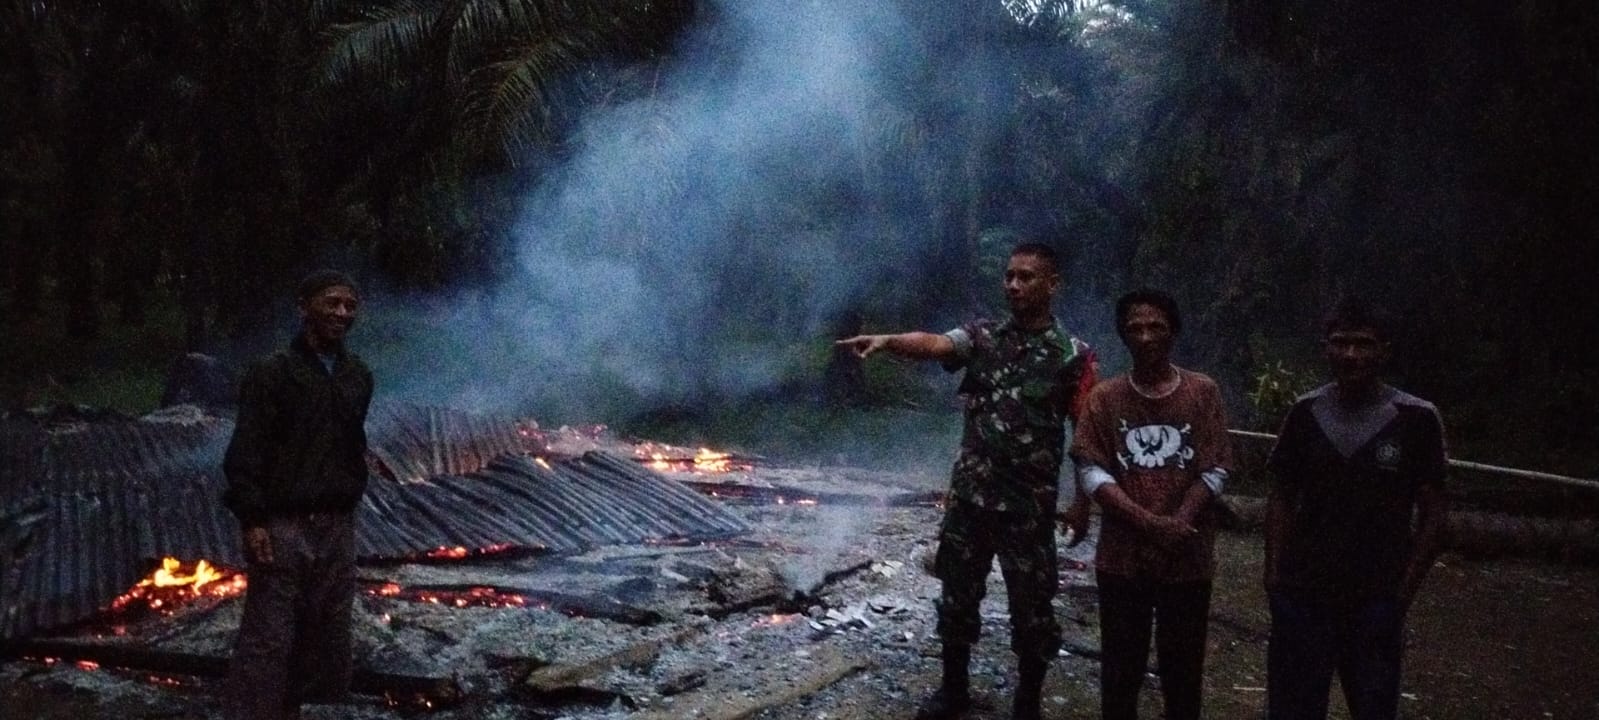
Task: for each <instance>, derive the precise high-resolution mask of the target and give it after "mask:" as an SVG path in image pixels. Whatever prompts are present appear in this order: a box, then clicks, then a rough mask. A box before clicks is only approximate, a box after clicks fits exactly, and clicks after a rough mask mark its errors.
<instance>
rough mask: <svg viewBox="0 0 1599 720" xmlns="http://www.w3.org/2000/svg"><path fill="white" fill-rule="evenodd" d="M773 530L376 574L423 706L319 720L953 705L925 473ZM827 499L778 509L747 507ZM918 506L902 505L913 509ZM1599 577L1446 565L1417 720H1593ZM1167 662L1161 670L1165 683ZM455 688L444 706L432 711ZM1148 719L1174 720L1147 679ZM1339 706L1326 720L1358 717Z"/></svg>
mask: <svg viewBox="0 0 1599 720" xmlns="http://www.w3.org/2000/svg"><path fill="white" fill-rule="evenodd" d="M680 477H681V478H683V479H689V480H695V481H707V480H711V481H719V482H727V483H729V484H730V487H728V488H727V491H726V492H721V493H718V495H719V496H721V497H724V498H726V502H728V503H729V504H730V505H731V506H732V507H734V508H735V509H736V511H737V512H739V513H741V514H742V515H744V517H746V518H747V519H748V520H749V521H750V522H751V523H752V524H753V525H754V526H755V528H756V530H755V531H754V532H753V533H751V534H749V535H745V536H741V537H738V538H730V539H726V540H721V541H712V542H705V543H693V544H683V545H653V546H627V547H606V548H597V549H594V550H591V551H589V552H586V553H583V554H581V555H569V556H549V555H534V556H526V555H524V556H519V557H518V556H501V557H488V558H480V559H473V560H466V561H460V562H453V563H442V562H429V563H410V564H391V565H366V566H363V567H362V573H361V574H362V579H363V593H362V596H361V598H360V601H359V602H358V603H357V620H356V623H357V627H358V631H357V638H358V639H357V650H356V652H357V657H358V662H359V663H360V665H361V666H362V667H363V668H364V669H367V670H370V671H374V672H380V673H385V674H387V675H386V677H390V678H392V677H396V676H403V677H408V678H416V679H424V680H432V681H438V682H436V683H434V684H433V685H430V686H429V687H431V688H433V690H430V691H429V692H426V693H418V692H411V691H404V692H401V691H391V692H390V694H389V696H388V697H382V696H378V695H374V694H365V695H356V696H354V697H353V699H352V702H350V703H348V704H344V705H336V706H308V707H307V711H306V714H305V716H306V717H307V718H358V719H374V720H375V719H377V718H414V717H428V718H437V719H438V720H454V719H457V718H460V719H463V720H464V719H466V718H572V719H573V720H598V719H601V718H650V719H661V720H666V719H671V718H685V719H686V718H716V719H721V720H732V719H734V718H765V719H767V720H800V719H802V718H803V719H805V720H839V719H849V718H856V719H866V718H909V717H910V716H911V715H912V714H913V713H914V708H915V706H916V703H917V701H918V700H919V699H920V698H921V697H922V696H923V695H925V694H926V693H927V692H929V691H930V690H931V689H932V688H933V686H934V685H935V684H936V683H937V678H938V660H937V648H938V645H937V641H936V638H935V637H934V636H933V630H934V624H935V622H934V612H933V599H934V598H935V597H936V596H937V593H938V583H937V581H936V580H935V579H934V578H932V577H930V576H929V575H928V574H927V572H926V570H925V566H926V564H927V562H928V560H929V558H930V557H931V555H932V552H933V549H934V537H935V535H936V532H937V526H938V521H939V517H940V510H939V509H938V508H937V507H936V506H934V505H932V504H931V503H927V502H916V501H915V500H916V499H918V498H925V493H927V492H929V491H936V490H940V489H942V486H943V484H944V481H945V480H944V478H943V477H942V476H940V475H934V474H894V473H883V472H872V471H865V470H859V469H850V468H824V467H811V468H796V467H789V468H758V469H755V470H750V471H747V472H736V473H730V474H725V475H718V476H715V477H714V478H711V477H707V476H697V475H690V474H687V473H685V474H682V475H681V476H680ZM752 486H753V487H772V486H781V487H785V488H797V489H802V490H806V491H809V492H811V493H814V494H815V496H817V497H820V498H823V499H822V500H821V501H819V502H816V503H814V504H812V503H811V502H808V501H801V500H805V498H797V499H790V498H787V497H784V498H783V500H782V502H779V501H778V500H777V497H776V496H774V495H773V494H771V493H764V494H759V495H757V496H749V495H748V493H746V492H744V491H743V489H744V488H746V487H752ZM896 503H904V504H896ZM1219 549H1220V555H1221V561H1220V568H1219V575H1218V580H1217V587H1216V594H1215V600H1214V602H1213V610H1212V623H1211V638H1210V659H1209V666H1208V669H1207V687H1206V690H1207V701H1206V702H1207V712H1208V714H1209V716H1210V717H1213V718H1235V717H1236V718H1243V717H1257V716H1259V714H1260V707H1261V704H1262V701H1263V699H1264V692H1263V689H1264V685H1265V678H1264V673H1263V667H1264V650H1265V640H1266V629H1267V617H1266V611H1265V601H1264V597H1263V594H1262V592H1261V591H1260V589H1259V583H1258V578H1259V576H1260V573H1259V567H1260V566H1259V563H1260V559H1259V538H1258V537H1257V536H1252V535H1247V534H1224V536H1223V537H1222V538H1221V540H1220V542H1219ZM1092 552H1093V539H1092V537H1091V538H1090V540H1089V541H1088V542H1085V543H1084V544H1082V545H1080V546H1079V547H1077V548H1072V549H1067V548H1065V546H1064V543H1063V544H1062V551H1061V564H1062V569H1063V573H1062V578H1063V585H1064V587H1063V591H1062V592H1061V593H1060V595H1059V597H1058V598H1057V599H1056V603H1055V605H1056V611H1057V613H1058V614H1059V617H1060V618H1061V621H1062V625H1063V627H1064V628H1065V633H1066V638H1065V640H1066V650H1064V651H1063V653H1062V657H1061V658H1060V659H1059V661H1058V662H1057V663H1056V664H1055V665H1054V668H1053V671H1052V672H1051V675H1050V678H1049V682H1048V685H1047V687H1046V706H1045V712H1046V717H1053V718H1094V717H1098V706H1097V703H1098V699H1097V684H1098V675H1097V672H1098V665H1097V661H1096V660H1095V657H1094V656H1095V654H1096V653H1095V651H1096V649H1097V647H1098V644H1099V643H1098V638H1097V615H1096V607H1095V602H1094V599H1095V593H1094V590H1093V575H1092V571H1091V570H1089V569H1087V568H1088V564H1089V563H1090V562H1091V558H1092ZM240 605H241V603H240V601H239V600H238V599H237V598H230V599H223V600H210V601H201V602H198V603H195V604H194V605H192V606H190V607H187V608H185V609H183V610H181V611H179V612H177V613H175V614H172V615H170V616H157V617H152V618H150V619H147V620H145V621H143V622H140V623H136V624H133V625H130V626H129V627H128V628H127V632H126V634H124V635H120V636H118V635H114V634H108V635H107V636H106V637H95V636H94V633H95V631H93V630H83V631H80V632H78V633H76V634H75V635H73V636H72V637H71V640H72V641H73V642H79V643H100V644H110V645H122V646H126V647H131V648H139V649H145V650H150V651H158V652H163V653H171V654H177V655H182V656H184V657H211V658H221V657H225V656H226V655H227V652H228V648H229V645H230V643H231V642H232V637H233V631H234V627H235V624H236V623H237V619H238V613H239V610H240ZM983 616H984V621H985V635H984V639H983V642H982V643H981V645H980V646H979V648H978V652H977V653H976V657H975V658H974V663H973V674H974V678H973V687H974V689H975V691H976V693H977V694H978V708H977V709H976V710H975V711H974V712H973V713H972V714H971V717H973V718H977V719H979V720H982V719H988V718H1003V717H1008V713H1009V699H1010V696H1009V693H1010V686H1011V684H1012V683H1013V682H1014V661H1013V658H1012V656H1011V654H1010V652H1009V648H1008V638H1009V627H1008V616H1007V614H1006V612H1005V604H1004V589H1003V584H1002V583H1001V581H1000V579H999V574H998V572H995V573H994V574H993V575H992V576H991V578H990V594H989V598H988V600H986V601H985V607H984V613H983ZM1596 638H1599V572H1596V571H1595V570H1594V569H1592V568H1584V567H1573V566H1559V565H1550V564H1545V563H1540V562H1534V561H1524V560H1515V559H1505V558H1500V559H1466V558H1461V557H1458V556H1455V555H1446V556H1445V557H1444V559H1443V561H1442V562H1441V564H1440V567H1439V568H1438V569H1437V571H1436V573H1435V576H1434V577H1433V579H1432V581H1431V583H1430V584H1429V587H1428V588H1427V589H1426V590H1425V591H1424V595H1423V597H1422V598H1421V599H1420V600H1419V601H1418V604H1417V607H1416V610H1415V614H1414V617H1413V621H1412V623H1411V630H1410V649H1409V652H1410V655H1409V660H1410V662H1409V664H1408V667H1407V673H1406V687H1405V700H1404V703H1405V706H1404V716H1405V717H1408V718H1523V717H1525V718H1593V717H1599V691H1596V690H1594V688H1599V649H1596V648H1595V647H1594V646H1595V642H1594V641H1595V639H1596ZM1153 661H1154V659H1153V658H1151V662H1152V663H1153ZM219 684H220V681H219V680H217V679H215V678H210V677H194V676H188V675H181V674H171V673H152V672H150V671H149V670H148V669H119V668H111V667H100V668H95V669H85V668H83V667H79V666H78V665H77V664H74V663H72V662H70V661H57V662H54V663H48V662H46V661H45V660H43V659H41V658H34V659H27V660H13V661H10V662H7V663H5V664H4V665H0V710H3V712H0V716H3V717H6V718H85V717H103V718H215V717H220V713H219V712H218V707H217V703H216V702H215V699H214V696H215V693H216V691H217V689H218V686H219ZM441 688H442V689H444V690H445V691H439V690H440V689H441ZM1145 699H1146V715H1147V716H1150V717H1158V715H1159V713H1158V706H1159V705H1158V693H1157V692H1156V690H1155V680H1154V678H1150V685H1149V688H1148V691H1147V692H1146V698H1145ZM1342 713H1343V710H1342V708H1341V706H1340V707H1335V710H1334V716H1335V717H1345V716H1346V715H1344V714H1342Z"/></svg>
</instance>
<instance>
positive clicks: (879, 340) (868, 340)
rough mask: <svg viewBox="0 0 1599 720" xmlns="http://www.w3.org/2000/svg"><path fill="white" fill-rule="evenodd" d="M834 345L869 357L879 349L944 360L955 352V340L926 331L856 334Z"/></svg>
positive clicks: (904, 354)
mask: <svg viewBox="0 0 1599 720" xmlns="http://www.w3.org/2000/svg"><path fill="white" fill-rule="evenodd" d="M833 344H834V345H840V346H843V347H847V348H849V349H850V352H853V353H855V355H856V356H858V357H862V358H865V357H870V356H871V355H872V353H875V352H877V351H879V350H887V351H888V352H890V353H893V354H895V355H898V356H900V357H905V358H910V359H912V360H945V359H948V358H950V357H952V356H953V355H954V354H955V341H953V340H950V339H949V337H948V336H945V335H938V334H934V333H927V332H908V333H899V334H897V335H856V336H855V337H852V338H844V339H843V340H839V341H838V342H836V343H833Z"/></svg>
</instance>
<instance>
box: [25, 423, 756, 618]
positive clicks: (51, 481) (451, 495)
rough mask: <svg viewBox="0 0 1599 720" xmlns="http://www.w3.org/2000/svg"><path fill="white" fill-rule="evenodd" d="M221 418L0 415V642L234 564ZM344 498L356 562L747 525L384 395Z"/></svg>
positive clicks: (237, 556)
mask: <svg viewBox="0 0 1599 720" xmlns="http://www.w3.org/2000/svg"><path fill="white" fill-rule="evenodd" d="M232 427H233V423H232V421H231V420H230V419H228V418H226V417H218V416H213V415H209V414H207V413H204V412H200V411H195V410H193V409H190V410H187V411H185V410H176V411H174V410H167V411H163V412H161V413H159V414H156V415H152V416H147V417H145V418H141V419H129V418H112V419H105V420H95V421H89V422H83V421H74V422H46V421H41V420H39V419H38V418H29V417H6V418H0V439H3V443H0V445H3V450H0V641H8V640H14V639H18V638H23V637H27V636H29V635H32V634H36V633H38V632H40V631H42V630H45V629H49V628H56V627H61V626H66V625H71V624H73V623H76V622H79V621H82V620H85V619H87V618H90V617H91V616H94V615H96V614H97V613H99V612H100V611H102V610H103V609H105V608H106V607H108V606H109V605H110V604H111V603H112V602H113V601H114V600H115V599H116V598H118V597H119V596H120V595H121V594H123V593H125V592H126V591H127V590H128V589H129V588H130V587H132V586H134V585H135V584H136V583H138V582H139V581H140V579H141V578H143V577H144V576H145V575H146V574H147V573H148V572H149V571H150V570H151V568H152V567H153V566H154V565H155V564H156V563H158V562H159V561H161V560H162V559H163V558H169V557H170V558H178V559H181V560H184V561H187V562H194V561H197V560H200V559H205V560H208V561H209V562H210V563H212V564H214V565H219V566H223V567H234V568H238V567H242V566H243V556H242V552H241V550H240V548H239V545H238V535H239V533H238V526H237V523H236V522H235V521H234V520H233V518H232V517H231V516H230V515H229V514H228V513H227V511H226V510H225V509H224V508H223V507H222V505H221V502H220V497H221V494H222V490H223V487H224V479H223V477H222V474H221V460H222V454H223V452H224V450H225V448H226V444H227V440H228V438H229V436H230V434H231V432H232ZM370 427H371V428H372V431H371V435H372V437H371V441H370V446H371V452H370V454H369V457H368V465H369V467H371V468H372V469H373V471H374V472H373V476H372V478H371V481H370V482H369V483H368V487H369V490H368V493H367V495H366V497H365V499H364V501H363V503H362V505H361V507H360V509H359V515H360V518H359V531H358V536H357V547H358V552H359V553H360V554H361V555H362V557H363V558H365V559H367V560H403V559H412V558H416V557H427V556H431V557H462V556H468V555H471V554H473V553H476V552H480V551H486V550H501V549H505V548H519V549H525V550H535V551H556V552H568V551H575V550H579V549H583V548H588V547H593V546H598V545H606V544H628V543H639V542H645V541H665V540H679V539H705V538H726V537H729V536H733V535H737V534H740V533H743V532H746V531H747V530H748V529H749V528H748V525H747V524H746V523H745V522H744V521H743V520H741V519H740V518H739V517H738V516H736V515H733V514H731V513H730V512H728V511H727V510H726V509H724V508H722V507H721V506H720V505H718V504H717V503H716V502H715V501H714V500H711V499H708V498H706V497H705V496H703V495H701V494H700V493H697V492H695V491H694V490H692V489H689V488H687V487H685V486H684V485H682V484H680V483H678V482H676V481H675V480H672V479H670V478H668V477H665V476H663V475H661V474H659V473H655V472H652V471H650V470H649V469H647V468H644V467H641V466H639V464H638V463H636V462H634V461H632V460H629V459H627V458H624V457H619V456H616V455H612V454H608V453H605V452H601V451H589V452H587V453H585V454H582V455H575V456H567V457H562V456H555V455H551V456H549V457H545V456H543V455H542V452H543V451H544V450H545V449H546V446H545V444H544V440H543V438H544V434H543V433H540V432H539V431H538V430H537V425H536V424H534V423H530V422H526V421H518V420H512V419H503V418H491V417H484V416H478V415H473V414H470V413H464V412H459V411H454V410H448V409H440V408H428V407H417V406H400V405H396V406H383V407H380V408H378V409H377V411H376V412H375V413H374V417H373V421H372V423H371V424H370Z"/></svg>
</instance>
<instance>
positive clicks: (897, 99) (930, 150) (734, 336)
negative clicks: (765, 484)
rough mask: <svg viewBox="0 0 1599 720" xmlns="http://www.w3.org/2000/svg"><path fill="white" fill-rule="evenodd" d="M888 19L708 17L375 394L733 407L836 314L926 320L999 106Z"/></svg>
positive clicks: (559, 173)
mask: <svg viewBox="0 0 1599 720" xmlns="http://www.w3.org/2000/svg"><path fill="white" fill-rule="evenodd" d="M900 7H901V6H900V5H898V4H895V3H831V2H828V3H806V4H804V5H803V6H802V7H796V6H795V5H794V4H793V3H790V2H782V1H780V0H736V1H735V0H721V1H719V2H714V3H709V4H708V8H706V9H705V10H704V11H703V12H702V14H701V15H702V17H701V18H700V20H699V21H698V23H699V24H698V25H697V26H696V27H694V28H692V29H691V30H690V31H689V32H688V35H687V38H686V39H685V41H684V43H683V45H682V46H681V47H680V48H679V50H678V51H677V52H676V54H675V57H674V59H673V60H671V61H670V62H668V63H667V64H666V65H664V66H663V67H662V70H661V72H660V74H659V77H658V78H656V79H654V80H653V81H652V83H651V88H650V89H649V91H648V92H645V93H640V94H639V95H638V96H637V97H633V98H632V99H629V100H626V101H622V102H619V103H616V104H613V105H609V106H606V107H603V108H600V109H598V110H596V111H594V112H593V113H592V114H591V115H590V116H589V117H588V118H587V119H586V120H585V121H584V122H583V123H582V126H581V129H580V130H579V132H578V134H577V137H576V138H575V140H574V143H573V146H574V147H575V151H574V152H573V153H572V154H571V155H570V156H569V157H568V158H566V159H565V160H564V162H563V163H562V164H561V165H560V166H559V167H558V168H556V169H554V170H553V171H547V172H546V173H545V174H544V175H543V177H542V179H541V182H540V184H539V185H538V187H537V188H536V189H535V190H534V191H533V192H532V193H531V194H530V195H529V197H528V198H527V200H526V208H525V212H524V213H523V216H522V219H521V221H520V223H519V224H518V225H517V227H516V229H515V232H514V236H515V242H516V258H517V267H516V269H515V271H514V272H513V273H512V274H511V277H510V279H509V280H508V281H507V282H505V283H504V284H503V285H501V286H500V287H497V288H495V289H494V290H492V291H490V292H486V293H485V294H483V295H482V296H481V297H480V298H478V299H477V300H476V301H473V302H468V303H464V304H461V305H455V306H451V307H448V308H437V309H434V310H432V311H430V312H428V313H426V314H425V315H424V317H425V318H426V319H425V320H424V321H423V322H422V323H421V326H420V327H415V328H411V329H409V330H404V331H402V332H403V334H404V335H406V336H407V337H406V339H405V341H407V342H418V341H419V342H422V343H425V344H428V345H430V346H437V352H435V353H433V354H432V356H433V357H436V358H437V359H438V362H436V363H433V362H430V367H428V368H426V371H425V374H424V375H423V376H422V377H418V378H417V379H416V380H415V381H411V382H406V381H404V380H403V379H398V378H397V379H396V381H395V382H392V383H390V384H389V391H390V392H395V393H397V394H400V395H402V396H409V397H412V398H414V399H419V400H425V401H432V402H444V403H448V404H451V405H455V406H469V407H475V408H479V409H502V408H506V407H513V408H518V409H522V408H537V409H540V410H541V411H545V410H547V409H548V408H559V409H560V410H562V411H563V412H564V413H566V414H571V415H574V416H579V415H585V414H586V415H588V416H590V417H592V416H594V414H595V412H601V411H605V410H607V409H625V411H627V412H640V411H645V410H648V409H650V408H658V407H667V406H673V405H679V404H691V403H694V402H701V401H707V400H709V401H715V400H721V399H727V398H739V397H745V396H747V395H748V394H750V393H753V392H761V391H769V390H771V389H772V388H773V387H774V386H775V385H776V384H778V383H779V382H780V381H782V380H783V379H785V378H788V377H792V376H793V375H794V374H795V372H794V371H795V370H796V368H799V367H801V366H804V365H807V364H810V365H814V364H815V362H816V360H817V357H818V355H819V354H822V353H825V352H827V351H828V348H827V347H826V341H827V339H828V338H827V335H828V330H829V328H831V327H832V326H833V325H835V324H836V323H837V322H838V318H839V317H840V316H841V315H843V314H846V313H850V312H854V311H858V310H861V309H869V310H871V311H872V313H873V315H874V316H890V317H892V316H895V315H903V314H904V313H905V312H906V311H907V309H909V308H922V307H924V306H925V304H926V302H927V298H926V297H925V293H926V291H925V290H919V289H918V287H919V283H917V282H916V281H915V280H914V278H916V277H918V276H919V275H920V274H921V273H920V271H921V270H922V269H924V268H926V267H928V266H929V265H930V264H932V263H936V262H948V260H949V258H947V257H946V256H947V254H948V253H947V251H945V250H942V249H941V248H940V241H939V240H938V238H939V236H940V230H941V228H942V227H947V225H948V223H947V222H945V221H944V218H943V216H941V214H940V213H944V212H947V208H945V207H944V206H945V205H946V204H947V203H945V202H944V199H943V197H941V196H940V195H939V194H938V191H939V190H940V185H941V183H942V181H944V180H947V179H948V177H949V176H950V174H951V173H952V172H954V169H955V168H958V167H959V160H960V157H961V156H960V153H962V152H964V149H965V148H968V147H970V146H971V143H982V142H984V141H985V140H984V139H985V137H986V136H987V135H988V134H992V133H993V132H995V128H996V127H998V126H1000V125H1002V124H1003V123H1002V120H1001V119H1000V118H1001V117H1002V116H1003V115H1004V114H1006V113H1011V112H1014V107H1013V105H1012V103H1010V102H1009V101H1008V100H1007V96H1005V95H1004V92H1005V91H1004V90H1002V89H1001V88H1002V86H1003V83H1002V82H1001V79H1000V74H999V72H998V70H997V68H996V66H995V64H994V63H993V62H990V61H987V60H984V59H983V57H985V56H984V55H983V54H982V53H971V54H970V57H967V56H966V55H965V54H952V53H948V52H942V51H940V45H941V44H942V42H943V41H941V40H939V39H938V38H931V39H930V38H929V36H928V33H927V31H926V22H927V21H926V19H925V18H922V19H920V20H919V22H920V23H921V25H920V26H915V25H913V24H912V23H911V22H909V20H910V19H908V18H906V17H903V16H901V15H899V14H898V10H899V8H900ZM952 26H953V27H956V28H959V27H962V26H961V25H960V24H959V23H955V24H953V25H952ZM946 32H949V31H946ZM961 32H965V31H964V30H961ZM935 80H936V82H933V81H935ZM918 83H921V84H918ZM930 98H931V100H930ZM929 108H935V109H936V111H935V112H931V113H930V111H929ZM919 292H920V293H923V295H921V296H919V295H918V293H919ZM938 292H941V293H945V294H946V295H947V296H948V298H946V299H947V300H952V301H951V302H949V304H948V305H946V307H944V308H941V309H936V310H933V311H932V313H933V314H941V315H944V316H948V317H937V318H934V319H932V320H930V321H929V322H948V321H953V320H955V319H958V318H956V317H953V316H954V315H956V314H958V311H952V310H951V309H950V308H953V307H955V306H956V305H958V304H959V301H960V296H961V294H962V293H965V292H967V291H965V290H960V289H956V290H949V289H943V290H940V291H938ZM995 294H996V296H997V288H995ZM422 333H433V334H436V335H437V336H436V337H434V338H432V339H420V338H417V337H416V336H417V335H419V334H422ZM422 356H423V357H427V356H428V354H427V353H423V355H422ZM412 357H416V355H415V354H414V353H413V354H412ZM399 370H400V371H401V374H404V372H405V370H404V369H403V368H400V369H399Z"/></svg>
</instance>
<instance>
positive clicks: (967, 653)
mask: <svg viewBox="0 0 1599 720" xmlns="http://www.w3.org/2000/svg"><path fill="white" fill-rule="evenodd" d="M943 658H944V681H943V682H942V683H940V684H939V686H938V690H937V691H935V692H934V693H933V694H932V695H931V696H929V697H928V698H927V699H926V700H923V701H922V704H921V706H920V707H918V708H917V709H916V720H953V719H954V718H958V717H960V716H961V715H964V714H965V713H966V711H967V710H968V709H969V708H971V706H972V694H971V680H970V677H969V673H970V670H971V664H972V649H971V648H969V647H966V646H964V645H945V646H944V652H943Z"/></svg>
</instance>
